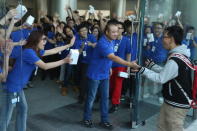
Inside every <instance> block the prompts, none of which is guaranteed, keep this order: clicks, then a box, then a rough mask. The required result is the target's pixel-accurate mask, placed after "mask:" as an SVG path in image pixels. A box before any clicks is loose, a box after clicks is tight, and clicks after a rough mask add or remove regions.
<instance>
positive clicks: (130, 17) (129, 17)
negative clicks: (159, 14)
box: [128, 15, 136, 21]
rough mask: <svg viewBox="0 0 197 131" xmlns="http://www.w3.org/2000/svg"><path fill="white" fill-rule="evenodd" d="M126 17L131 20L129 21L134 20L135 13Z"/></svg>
mask: <svg viewBox="0 0 197 131" xmlns="http://www.w3.org/2000/svg"><path fill="white" fill-rule="evenodd" d="M128 19H129V20H131V21H132V20H135V19H136V16H135V15H129V16H128Z"/></svg>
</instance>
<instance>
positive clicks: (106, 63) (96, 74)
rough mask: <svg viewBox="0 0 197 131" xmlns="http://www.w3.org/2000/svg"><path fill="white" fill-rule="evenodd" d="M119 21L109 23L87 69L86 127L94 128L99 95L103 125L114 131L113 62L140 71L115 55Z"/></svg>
mask: <svg viewBox="0 0 197 131" xmlns="http://www.w3.org/2000/svg"><path fill="white" fill-rule="evenodd" d="M117 35H118V27H117V21H114V20H111V21H109V22H108V23H107V25H106V29H105V35H103V36H102V37H101V39H100V40H99V41H98V44H97V45H96V47H95V48H94V50H93V53H92V57H91V61H90V63H89V66H88V69H87V77H88V83H87V85H88V92H87V98H86V103H85V109H84V117H83V120H84V125H85V126H87V127H92V126H93V124H92V107H93V102H94V99H95V96H96V93H97V90H98V92H99V96H100V98H101V102H100V110H101V123H100V125H101V126H102V127H103V128H106V129H113V126H112V125H111V124H110V122H109V119H108V104H109V103H108V102H109V101H108V97H109V77H110V69H111V66H112V61H115V62H117V63H119V64H122V65H125V66H129V67H132V68H133V71H138V70H139V66H138V65H137V64H136V63H135V62H128V61H125V60H123V59H122V58H120V57H118V56H116V55H114V40H115V39H117Z"/></svg>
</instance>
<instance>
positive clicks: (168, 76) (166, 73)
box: [139, 60, 178, 84]
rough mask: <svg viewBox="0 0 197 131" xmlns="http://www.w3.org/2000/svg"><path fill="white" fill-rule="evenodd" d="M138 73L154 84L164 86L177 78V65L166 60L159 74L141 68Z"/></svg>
mask: <svg viewBox="0 0 197 131" xmlns="http://www.w3.org/2000/svg"><path fill="white" fill-rule="evenodd" d="M139 73H141V74H142V75H143V76H145V77H146V78H148V79H150V80H152V81H154V82H157V83H161V84H164V83H166V82H167V81H169V80H172V79H174V78H175V77H177V76H178V64H177V63H176V62H175V61H174V60H168V61H167V63H166V64H165V66H164V67H163V69H162V70H161V71H160V72H155V71H153V70H150V69H148V68H145V67H142V69H141V70H140V72H139Z"/></svg>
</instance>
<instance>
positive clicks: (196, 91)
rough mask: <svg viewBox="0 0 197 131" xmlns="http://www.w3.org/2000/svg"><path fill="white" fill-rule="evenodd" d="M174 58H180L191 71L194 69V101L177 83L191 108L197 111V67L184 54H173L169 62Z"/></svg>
mask: <svg viewBox="0 0 197 131" xmlns="http://www.w3.org/2000/svg"><path fill="white" fill-rule="evenodd" d="M172 57H175V58H178V59H180V60H182V61H183V62H184V63H185V64H186V65H187V66H188V67H189V68H190V69H192V70H193V71H194V80H193V87H192V98H193V99H192V100H191V99H190V98H189V96H188V95H187V93H186V92H185V91H184V90H183V88H182V87H181V85H180V84H179V83H178V81H177V80H176V79H174V80H175V82H176V84H177V85H178V87H179V89H180V90H181V92H182V93H183V94H184V96H185V97H186V99H187V101H188V103H189V104H190V106H191V107H192V108H194V109H197V98H196V97H197V66H194V65H193V64H192V62H191V61H190V60H189V59H188V58H187V57H186V56H184V55H183V54H180V53H172V54H171V55H170V56H169V57H168V60H169V59H170V58H172Z"/></svg>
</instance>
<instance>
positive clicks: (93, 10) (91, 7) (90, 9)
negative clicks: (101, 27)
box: [89, 5, 95, 14]
mask: <svg viewBox="0 0 197 131" xmlns="http://www.w3.org/2000/svg"><path fill="white" fill-rule="evenodd" d="M94 12H95V9H94V7H93V6H92V5H89V13H91V14H93V13H94Z"/></svg>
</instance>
